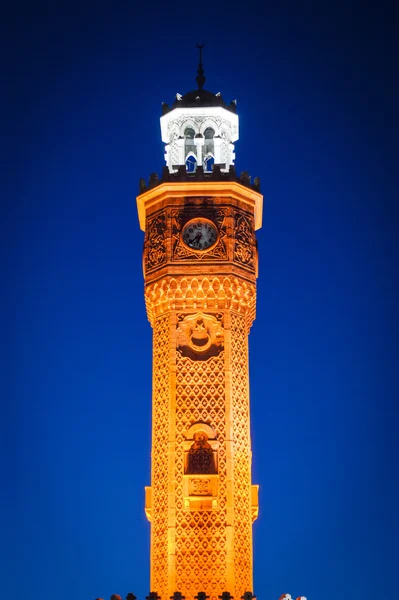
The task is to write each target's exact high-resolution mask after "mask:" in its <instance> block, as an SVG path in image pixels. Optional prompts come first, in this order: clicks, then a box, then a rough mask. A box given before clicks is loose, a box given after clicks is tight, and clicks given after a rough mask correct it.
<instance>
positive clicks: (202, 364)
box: [175, 351, 226, 600]
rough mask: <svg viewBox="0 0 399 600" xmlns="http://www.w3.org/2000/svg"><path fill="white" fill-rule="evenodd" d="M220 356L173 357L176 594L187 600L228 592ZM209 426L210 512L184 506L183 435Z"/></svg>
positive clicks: (215, 596) (212, 596)
mask: <svg viewBox="0 0 399 600" xmlns="http://www.w3.org/2000/svg"><path fill="white" fill-rule="evenodd" d="M224 373H225V371H224V352H223V351H222V352H220V354H219V355H218V356H216V357H212V358H209V359H208V360H206V361H195V360H192V359H190V358H188V357H184V356H182V355H181V354H180V353H178V354H177V372H176V466H175V479H176V589H177V590H179V591H181V592H182V593H183V595H185V596H186V598H188V599H189V600H192V599H193V597H194V596H195V595H196V594H197V593H198V591H201V590H205V591H206V592H207V594H208V595H209V596H210V598H211V600H218V596H219V595H221V594H222V592H223V591H225V589H226V450H225V435H226V433H225V427H226V426H225V374H224ZM197 421H204V422H206V423H208V424H209V425H210V426H211V427H212V428H213V429H214V430H215V432H216V435H217V439H218V442H219V469H218V470H219V498H218V509H217V510H213V511H186V510H184V506H183V472H184V447H183V441H184V439H185V437H184V434H185V432H186V431H187V430H188V429H189V427H190V426H191V425H192V424H193V423H195V422H197Z"/></svg>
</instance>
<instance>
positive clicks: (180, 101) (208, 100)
mask: <svg viewBox="0 0 399 600" xmlns="http://www.w3.org/2000/svg"><path fill="white" fill-rule="evenodd" d="M193 106H201V107H203V106H223V108H227V109H228V110H231V111H232V112H236V104H235V102H234V101H233V102H231V103H230V104H226V102H225V101H224V100H223V98H222V95H221V94H220V92H219V93H218V94H214V93H213V92H209V91H208V90H203V89H198V90H193V91H192V92H187V94H184V96H180V94H177V95H176V100H175V101H174V102H173V104H172V108H187V107H190V108H191V107H193Z"/></svg>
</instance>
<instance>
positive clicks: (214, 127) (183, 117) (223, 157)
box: [160, 94, 238, 173]
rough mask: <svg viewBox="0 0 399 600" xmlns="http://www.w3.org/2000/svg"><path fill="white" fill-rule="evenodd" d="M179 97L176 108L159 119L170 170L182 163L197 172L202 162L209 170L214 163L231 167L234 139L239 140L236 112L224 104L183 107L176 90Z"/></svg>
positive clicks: (175, 169) (173, 170)
mask: <svg viewBox="0 0 399 600" xmlns="http://www.w3.org/2000/svg"><path fill="white" fill-rule="evenodd" d="M176 98H177V102H176V103H175V108H173V109H172V110H170V111H169V112H167V113H166V114H164V115H162V117H161V119H160V120H161V134H162V141H163V142H164V143H165V161H166V164H167V166H168V168H169V172H170V173H174V172H176V171H177V170H178V167H179V166H180V165H186V169H187V171H188V172H195V170H196V168H197V166H200V165H201V166H202V167H203V168H204V172H209V173H210V172H211V171H212V167H213V164H219V165H221V171H228V170H229V168H230V166H232V165H234V159H235V154H234V142H235V141H237V140H238V115H237V113H235V112H232V111H231V110H228V109H226V108H224V107H223V106H198V107H197V106H192V107H187V106H182V107H181V108H180V107H179V106H178V104H179V98H181V96H180V95H179V94H177V95H176ZM176 104H177V106H176ZM182 104H184V103H182Z"/></svg>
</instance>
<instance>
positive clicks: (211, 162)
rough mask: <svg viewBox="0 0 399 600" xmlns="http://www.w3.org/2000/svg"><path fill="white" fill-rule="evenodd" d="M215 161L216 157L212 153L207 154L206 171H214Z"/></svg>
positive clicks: (205, 160) (205, 159)
mask: <svg viewBox="0 0 399 600" xmlns="http://www.w3.org/2000/svg"><path fill="white" fill-rule="evenodd" d="M214 163H215V159H214V158H213V156H212V154H209V155H208V156H205V158H204V171H205V173H211V172H212V171H213V165H214Z"/></svg>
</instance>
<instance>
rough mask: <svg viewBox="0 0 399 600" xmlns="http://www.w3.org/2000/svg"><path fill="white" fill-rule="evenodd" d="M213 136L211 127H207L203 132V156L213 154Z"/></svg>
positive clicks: (213, 131)
mask: <svg viewBox="0 0 399 600" xmlns="http://www.w3.org/2000/svg"><path fill="white" fill-rule="evenodd" d="M214 136H215V130H214V129H212V127H207V128H206V129H205V131H204V138H205V144H204V154H205V155H206V154H215V144H214V141H213V138H214Z"/></svg>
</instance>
